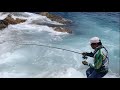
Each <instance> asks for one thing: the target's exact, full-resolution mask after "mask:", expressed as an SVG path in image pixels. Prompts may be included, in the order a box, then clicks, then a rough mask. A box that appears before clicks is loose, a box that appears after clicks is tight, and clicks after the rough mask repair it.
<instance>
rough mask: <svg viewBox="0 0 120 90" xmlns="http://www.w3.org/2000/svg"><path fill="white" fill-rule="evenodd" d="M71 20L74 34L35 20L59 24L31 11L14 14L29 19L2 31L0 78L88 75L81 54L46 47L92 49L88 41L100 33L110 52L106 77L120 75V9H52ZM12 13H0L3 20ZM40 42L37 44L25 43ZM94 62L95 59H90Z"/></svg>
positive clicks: (81, 76)
mask: <svg viewBox="0 0 120 90" xmlns="http://www.w3.org/2000/svg"><path fill="white" fill-rule="evenodd" d="M51 13H52V14H56V15H60V16H62V17H65V18H67V19H70V20H72V24H71V25H69V26H68V27H69V28H70V29H71V30H72V32H73V33H72V34H68V33H61V32H56V31H54V30H53V29H52V28H51V27H48V26H47V25H37V24H35V23H32V22H39V23H52V24H57V25H59V24H60V23H58V22H55V21H51V20H50V19H48V18H47V17H46V16H41V15H38V14H35V13H29V12H16V13H12V14H13V15H12V17H13V18H17V17H18V18H22V19H27V21H26V22H24V23H21V24H16V25H9V26H8V27H7V28H5V29H4V30H1V31H0V77H1V78H6V77H10V78H16V77H19V78H23V77H25V78H36V77H38V78H86V73H85V72H86V70H87V68H88V67H87V66H84V65H83V64H82V63H81V62H82V60H83V58H82V56H81V55H80V54H76V53H73V52H68V51H64V50H60V49H55V48H49V47H43V46H38V45H48V46H53V47H58V48H63V49H68V50H73V51H76V52H91V51H93V50H92V48H91V47H90V44H89V39H90V38H91V37H94V36H97V37H99V38H100V39H101V41H102V43H103V45H104V46H105V47H106V48H107V50H108V52H109V59H110V61H109V69H110V70H109V73H108V74H107V75H106V76H105V77H104V78H111V77H112V78H118V77H120V56H119V55H120V52H119V51H120V49H119V47H120V46H119V41H120V40H119V38H120V35H119V33H120V30H119V26H120V25H119V23H120V13H119V12H51ZM8 14H9V13H4V14H3V13H2V12H1V13H0V19H4V18H5V17H6V16H7V15H8ZM24 44H37V45H24ZM87 61H88V62H90V63H93V58H88V60H87Z"/></svg>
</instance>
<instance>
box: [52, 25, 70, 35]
mask: <svg viewBox="0 0 120 90" xmlns="http://www.w3.org/2000/svg"><path fill="white" fill-rule="evenodd" d="M53 29H54V30H55V31H58V32H67V33H70V34H71V33H72V31H71V30H70V29H67V28H63V27H54V28H53Z"/></svg>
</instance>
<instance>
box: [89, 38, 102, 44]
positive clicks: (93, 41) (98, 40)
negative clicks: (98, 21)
mask: <svg viewBox="0 0 120 90" xmlns="http://www.w3.org/2000/svg"><path fill="white" fill-rule="evenodd" d="M99 42H100V39H99V38H98V37H92V38H91V39H90V44H91V43H99Z"/></svg>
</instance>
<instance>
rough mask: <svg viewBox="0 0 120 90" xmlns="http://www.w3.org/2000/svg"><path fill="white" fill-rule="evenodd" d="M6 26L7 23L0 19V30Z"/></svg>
mask: <svg viewBox="0 0 120 90" xmlns="http://www.w3.org/2000/svg"><path fill="white" fill-rule="evenodd" d="M7 26H8V23H7V22H5V21H4V20H0V30H2V29H4V28H6V27H7Z"/></svg>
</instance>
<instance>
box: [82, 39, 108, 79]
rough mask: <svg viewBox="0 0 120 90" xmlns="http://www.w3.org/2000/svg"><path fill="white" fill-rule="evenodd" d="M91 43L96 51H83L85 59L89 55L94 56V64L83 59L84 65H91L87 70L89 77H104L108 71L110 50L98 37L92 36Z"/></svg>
mask: <svg viewBox="0 0 120 90" xmlns="http://www.w3.org/2000/svg"><path fill="white" fill-rule="evenodd" d="M90 45H91V47H92V49H94V52H91V53H88V52H83V53H82V55H83V58H84V59H86V58H87V56H89V57H93V58H94V64H91V63H88V62H87V61H86V60H85V61H82V63H83V64H84V65H87V66H89V68H88V69H87V70H86V75H87V78H102V77H103V76H105V75H106V74H107V73H108V64H109V58H108V51H107V49H106V48H105V47H104V46H103V45H102V42H101V40H100V39H99V38H98V37H93V38H91V39H90Z"/></svg>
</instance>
